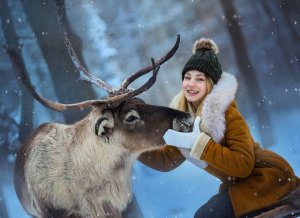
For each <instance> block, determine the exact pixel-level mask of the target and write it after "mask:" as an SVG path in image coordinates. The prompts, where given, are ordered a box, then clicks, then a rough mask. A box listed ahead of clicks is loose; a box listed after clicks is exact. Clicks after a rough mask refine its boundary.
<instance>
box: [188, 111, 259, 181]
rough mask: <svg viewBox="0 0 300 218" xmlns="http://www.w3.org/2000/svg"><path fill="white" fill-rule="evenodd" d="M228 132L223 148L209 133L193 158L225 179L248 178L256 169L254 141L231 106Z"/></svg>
mask: <svg viewBox="0 0 300 218" xmlns="http://www.w3.org/2000/svg"><path fill="white" fill-rule="evenodd" d="M225 120H226V121H225V122H226V129H225V134H224V139H223V140H222V144H219V143H216V142H215V141H214V140H213V139H212V138H210V136H208V135H207V134H206V133H203V132H202V133H201V134H200V136H199V137H198V139H197V140H196V142H195V144H194V146H193V148H192V151H191V154H190V155H191V156H192V157H194V158H197V159H201V160H204V161H206V162H207V164H208V165H209V166H211V167H213V168H215V169H217V170H218V171H221V172H223V173H224V174H225V175H228V176H233V177H239V178H245V177H248V176H249V175H250V173H251V172H252V170H253V168H254V164H255V157H254V145H253V144H254V141H253V139H252V136H251V134H250V131H249V129H248V126H247V124H246V122H245V119H244V118H243V116H242V115H241V114H240V112H239V111H238V110H237V109H236V108H235V107H233V106H231V107H230V108H229V109H228V110H227V111H226V114H225Z"/></svg>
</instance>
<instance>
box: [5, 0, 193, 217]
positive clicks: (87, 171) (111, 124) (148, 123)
mask: <svg viewBox="0 0 300 218" xmlns="http://www.w3.org/2000/svg"><path fill="white" fill-rule="evenodd" d="M61 2H62V1H57V4H58V9H59V15H60V16H59V18H60V20H59V21H60V22H61V24H62V27H63V28H64V35H65V43H66V45H67V48H68V50H69V54H70V56H71V58H72V60H73V62H74V64H75V66H76V68H77V70H78V71H80V73H81V79H82V80H84V81H87V82H89V83H92V84H94V85H97V86H98V87H100V88H102V89H104V90H105V91H107V92H108V97H107V98H106V99H95V100H87V101H83V102H78V103H73V104H63V103H56V102H53V101H51V100H49V99H46V98H43V97H42V96H40V95H39V94H38V93H37V92H36V91H35V89H34V87H33V86H32V85H31V83H30V81H29V79H28V77H27V74H26V72H25V71H26V70H25V67H24V64H23V62H22V58H21V55H20V52H19V51H18V50H17V49H15V48H12V47H8V46H6V47H5V48H6V51H7V53H8V55H9V58H10V61H11V62H12V65H13V67H14V69H15V71H16V74H17V78H18V80H19V81H20V82H21V83H22V84H23V85H24V86H25V88H26V89H27V90H28V91H29V93H31V95H32V96H33V97H34V98H35V99H36V100H37V101H39V102H40V103H41V104H43V105H44V106H46V107H48V108H51V109H54V110H57V111H63V110H67V109H69V108H75V109H76V108H77V109H81V108H87V107H91V108H92V110H91V111H90V113H89V114H88V115H87V116H86V117H84V118H83V119H82V120H80V121H78V122H76V123H74V124H72V125H65V124H59V123H45V124H42V125H41V126H39V127H38V128H37V129H35V130H34V132H33V133H32V134H31V135H30V136H29V137H28V138H27V140H26V142H25V143H23V144H22V147H21V149H20V150H19V152H18V154H17V157H16V162H15V172H14V185H15V190H16V193H17V196H18V198H19V200H20V201H21V203H22V205H23V207H24V209H25V210H26V211H27V213H28V214H30V215H31V216H33V217H114V218H118V217H121V216H122V211H124V209H125V208H126V206H127V205H128V203H129V202H130V201H131V198H132V191H131V170H132V165H133V162H134V160H135V159H136V158H137V157H138V156H139V154H141V153H142V152H144V151H147V150H151V149H155V148H157V147H159V146H163V145H164V144H165V143H164V140H163V138H162V136H163V135H164V133H165V132H166V131H167V129H169V128H172V129H174V130H177V131H184V132H186V131H190V130H191V128H192V123H193V118H192V117H191V116H190V115H188V114H186V113H183V112H179V111H176V110H173V109H170V108H167V107H160V106H153V105H149V104H146V103H145V102H144V101H143V100H141V99H139V98H136V97H135V96H137V95H139V94H140V93H142V92H144V91H146V90H148V89H149V88H150V87H151V86H152V85H153V84H154V83H155V81H156V76H157V74H158V71H159V66H160V65H161V64H163V63H164V62H166V61H167V60H169V59H170V58H171V57H172V56H173V55H174V53H175V52H176V51H177V49H178V46H179V42H180V38H179V35H178V36H177V41H176V43H175V45H174V47H173V48H172V49H171V50H170V51H169V52H168V53H166V54H165V55H164V56H163V57H162V58H160V59H158V60H157V61H154V60H153V59H151V61H152V64H151V65H148V66H146V67H144V68H142V69H140V70H139V71H137V72H135V73H134V74H132V75H131V76H130V77H128V78H127V79H125V80H124V82H123V83H122V84H121V86H120V88H119V89H117V90H115V89H113V88H112V87H111V86H110V85H109V84H107V83H105V82H104V81H102V80H101V79H98V78H96V77H95V76H93V75H92V74H91V73H89V72H88V71H87V70H86V69H85V68H84V67H83V66H82V64H81V63H80V61H79V60H78V58H77V56H76V54H75V52H74V49H73V47H72V45H71V43H70V40H69V37H68V34H67V31H66V28H65V25H64V23H65V19H66V18H65V9H64V5H63V4H61ZM150 71H152V72H153V75H152V76H151V77H150V79H149V80H148V81H147V82H146V83H145V84H144V85H142V86H141V87H139V88H138V89H136V90H132V89H129V88H128V86H129V85H130V84H131V83H132V82H133V81H135V80H136V79H137V78H139V77H140V76H142V75H145V74H146V73H148V72H150Z"/></svg>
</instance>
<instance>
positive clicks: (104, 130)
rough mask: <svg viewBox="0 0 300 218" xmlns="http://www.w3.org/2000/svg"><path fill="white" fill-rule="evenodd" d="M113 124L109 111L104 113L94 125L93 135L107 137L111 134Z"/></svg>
mask: <svg viewBox="0 0 300 218" xmlns="http://www.w3.org/2000/svg"><path fill="white" fill-rule="evenodd" d="M114 125H115V122H114V118H113V115H112V112H111V111H105V112H104V113H103V114H102V116H100V117H99V119H98V120H97V122H96V124H95V134H96V135H98V136H108V135H110V134H111V133H112V131H113V128H114Z"/></svg>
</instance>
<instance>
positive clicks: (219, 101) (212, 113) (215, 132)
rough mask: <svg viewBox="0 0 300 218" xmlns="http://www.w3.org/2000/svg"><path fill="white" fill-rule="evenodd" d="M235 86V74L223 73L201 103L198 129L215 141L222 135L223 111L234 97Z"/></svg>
mask: <svg viewBox="0 0 300 218" xmlns="http://www.w3.org/2000/svg"><path fill="white" fill-rule="evenodd" d="M237 86H238V84H237V80H236V78H235V76H233V75H231V74H229V73H223V74H222V77H221V79H220V80H219V82H218V83H217V84H216V85H215V86H214V88H213V90H212V92H211V93H210V94H209V95H208V96H207V97H206V99H205V101H204V103H203V108H202V114H201V124H200V129H201V131H203V132H205V133H206V134H208V135H209V136H210V137H211V138H212V139H213V140H214V141H215V142H217V143H220V142H221V140H222V139H223V137H224V132H225V112H226V110H227V109H228V107H229V105H230V104H231V103H232V102H233V100H234V99H235V94H236V91H237Z"/></svg>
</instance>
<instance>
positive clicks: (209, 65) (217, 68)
mask: <svg viewBox="0 0 300 218" xmlns="http://www.w3.org/2000/svg"><path fill="white" fill-rule="evenodd" d="M218 51H219V50H218V47H217V46H216V44H215V43H214V41H212V40H211V39H207V38H201V39H199V40H197V41H196V42H195V44H194V46H193V55H192V56H191V57H190V59H189V60H188V61H187V62H186V64H185V65H184V68H183V70H182V80H183V79H184V75H185V73H186V72H187V71H189V70H198V71H200V72H203V73H205V74H206V75H207V76H209V77H210V78H212V80H213V81H214V83H217V82H218V81H219V79H220V78H221V75H222V67H221V64H220V62H219V60H218V57H217V55H216V54H217V53H218Z"/></svg>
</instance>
